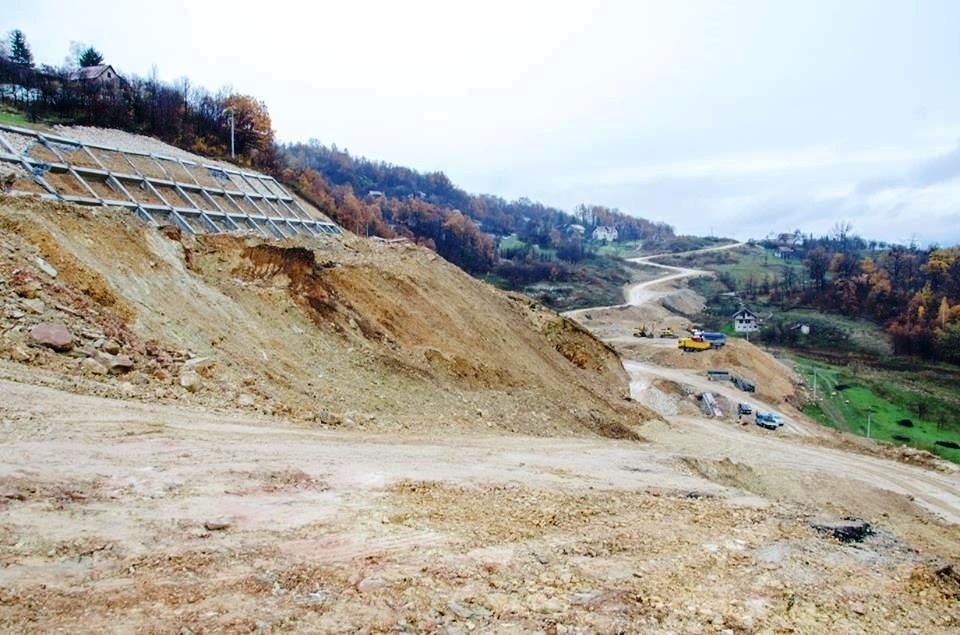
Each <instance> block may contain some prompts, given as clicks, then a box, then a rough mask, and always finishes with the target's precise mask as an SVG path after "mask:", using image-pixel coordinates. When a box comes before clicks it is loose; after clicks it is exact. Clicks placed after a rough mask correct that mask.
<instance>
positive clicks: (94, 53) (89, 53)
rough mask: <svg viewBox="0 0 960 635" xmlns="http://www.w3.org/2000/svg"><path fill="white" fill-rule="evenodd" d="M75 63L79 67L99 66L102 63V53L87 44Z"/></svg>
mask: <svg viewBox="0 0 960 635" xmlns="http://www.w3.org/2000/svg"><path fill="white" fill-rule="evenodd" d="M77 64H79V65H80V66H81V67H84V66H99V65H100V64H103V54H102V53H100V51H98V50H97V49H95V48H93V47H92V46H88V47H87V48H85V49H84V50H83V52H82V53H80V57H78V58H77Z"/></svg>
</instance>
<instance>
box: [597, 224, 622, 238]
mask: <svg viewBox="0 0 960 635" xmlns="http://www.w3.org/2000/svg"><path fill="white" fill-rule="evenodd" d="M619 235H620V233H619V232H618V231H617V228H616V227H612V226H610V225H600V226H598V227H597V228H596V229H594V230H593V239H594V240H616V239H617V237H618V236H619Z"/></svg>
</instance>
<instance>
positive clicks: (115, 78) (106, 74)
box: [67, 64, 126, 86]
mask: <svg viewBox="0 0 960 635" xmlns="http://www.w3.org/2000/svg"><path fill="white" fill-rule="evenodd" d="M67 79H69V80H70V81H72V82H83V83H95V84H101V85H104V86H119V85H120V84H124V83H126V80H125V79H123V78H122V77H120V75H118V74H117V71H115V70H114V69H113V66H111V65H110V64H98V65H96V66H81V67H80V68H78V69H76V70H73V71H70V75H68V76H67Z"/></svg>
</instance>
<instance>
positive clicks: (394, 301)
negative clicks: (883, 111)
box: [0, 199, 960, 633]
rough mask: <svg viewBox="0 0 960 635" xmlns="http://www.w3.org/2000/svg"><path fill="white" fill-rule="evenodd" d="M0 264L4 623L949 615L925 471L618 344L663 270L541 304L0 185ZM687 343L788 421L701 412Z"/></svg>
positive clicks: (947, 542) (710, 620) (938, 521)
mask: <svg viewBox="0 0 960 635" xmlns="http://www.w3.org/2000/svg"><path fill="white" fill-rule="evenodd" d="M51 272H54V273H55V275H53V274H52V273H51ZM0 273H2V277H0V282H2V284H0V303H2V309H3V314H2V319H3V322H2V324H0V395H2V399H0V442H2V444H3V446H2V447H3V453H4V460H3V461H2V462H0V629H2V630H4V631H18V632H23V631H25V632H38V631H39V632H48V631H63V632H103V631H110V632H157V633H160V632H175V633H176V632H180V633H201V632H262V633H266V632H287V631H304V632H357V631H359V632H445V633H467V632H472V631H479V632H517V633H526V632H538V631H539V632H544V633H569V632H653V633H656V632H663V633H668V632H669V633H688V632H689V633H702V632H709V633H750V632H801V633H822V632H863V633H876V632H897V633H900V632H950V631H956V630H957V629H958V628H960V573H958V568H957V566H958V564H957V563H958V562H960V525H958V524H957V523H958V522H960V477H958V475H957V472H956V470H955V469H953V467H952V466H950V465H946V464H943V463H941V462H938V461H936V460H935V459H933V458H932V457H916V456H900V455H893V454H891V455H890V456H884V452H883V451H882V450H875V449H874V448H871V447H865V446H863V445H862V444H859V442H856V441H854V440H848V439H846V438H845V437H839V436H838V435H836V434H834V433H827V432H823V431H821V430H820V429H818V428H816V427H815V426H814V425H813V424H812V423H810V422H808V421H806V420H804V419H803V417H802V415H800V414H799V412H798V411H796V410H795V406H796V405H797V403H798V401H797V400H798V399H800V398H801V396H802V390H803V387H802V385H801V383H800V380H799V378H797V377H795V376H794V375H793V374H792V371H791V370H790V369H789V368H787V367H785V366H783V365H780V364H779V363H778V362H776V361H775V360H773V358H772V357H770V356H768V355H766V354H765V353H763V352H762V351H760V350H758V349H756V348H755V347H752V346H751V345H749V344H747V343H739V342H738V343H731V344H729V345H728V348H725V349H724V350H723V351H711V352H707V353H701V354H692V353H691V354H684V353H681V352H679V351H677V350H676V341H675V340H669V339H663V340H660V339H644V340H642V341H641V340H640V339H639V338H633V337H632V335H631V332H632V329H633V327H634V326H636V324H637V321H638V320H641V321H642V320H647V321H657V322H658V323H659V324H661V325H667V324H671V325H673V326H674V328H675V330H676V329H680V328H681V327H682V326H683V325H684V323H685V321H686V318H685V317H684V316H683V315H680V314H678V313H677V311H680V312H681V313H683V312H685V309H689V308H691V307H695V306H696V303H697V298H696V296H695V294H692V293H691V292H689V290H686V289H685V288H684V283H683V280H684V278H685V277H688V276H689V275H695V274H694V273H691V272H689V271H685V270H680V269H677V270H675V271H672V272H669V275H671V276H674V275H675V276H676V277H675V278H673V279H671V280H669V281H667V282H666V283H664V282H660V283H657V282H653V283H650V282H648V283H643V284H642V285H638V287H635V288H632V289H630V290H629V293H628V300H629V302H630V303H632V304H633V305H635V306H630V305H629V304H628V305H625V306H623V307H607V308H597V309H590V310H586V311H581V312H576V313H575V314H573V315H572V316H571V317H572V318H573V320H571V319H564V318H561V317H559V316H557V315H556V314H553V313H552V312H550V311H548V310H546V309H544V308H543V307H540V306H539V305H537V304H536V303H532V302H530V301H529V300H526V299H525V298H523V297H521V296H510V295H505V294H502V293H500V292H498V291H496V290H494V289H492V288H491V287H489V286H487V285H484V284H482V283H480V282H477V281H475V280H473V279H471V278H469V277H467V276H466V275H464V274H463V273H462V272H460V271H459V270H457V269H456V268H455V267H453V266H452V265H449V264H447V263H445V262H443V261H442V260H441V259H439V258H437V257H436V256H435V255H434V254H432V253H431V252H429V251H427V250H426V249H423V248H419V247H415V246H413V245H410V244H403V243H397V244H384V243H379V242H376V241H367V240H362V239H358V238H353V237H343V238H324V239H320V238H314V239H309V240H308V239H303V240H301V241H295V240H287V241H280V242H278V241H269V240H266V239H264V238H262V237H253V236H214V237H202V236H201V237H197V238H195V239H193V238H188V237H184V236H180V235H179V234H178V233H177V232H175V231H173V230H171V229H169V228H168V229H164V230H162V231H161V230H158V229H156V228H150V227H147V226H145V225H142V224H140V223H139V221H136V220H135V219H132V218H130V217H129V215H125V213H124V212H120V211H117V212H114V211H110V210H91V209H79V208H75V207H72V206H66V205H59V204H52V203H37V202H34V201H27V200H23V199H15V200H14V199H2V200H0ZM574 320H575V321H574ZM577 322H579V324H582V325H583V328H581V327H580V326H577ZM51 323H56V324H60V325H62V326H64V327H66V329H67V330H68V332H69V333H71V334H72V335H73V339H74V342H73V344H72V346H71V347H70V348H69V349H66V350H60V351H57V350H54V349H52V348H50V347H49V346H46V345H43V344H40V343H38V341H36V339H35V337H34V334H35V333H36V331H35V328H36V327H37V326H39V325H40V324H51ZM584 328H586V329H590V330H593V331H594V332H595V333H597V334H598V335H599V336H600V337H601V339H605V340H608V343H609V345H605V344H602V343H601V342H598V341H597V340H595V339H593V338H592V337H591V336H590V335H589V334H588V333H587V332H586V331H585V330H584ZM611 346H612V347H614V348H616V349H617V350H618V351H619V354H620V355H622V356H623V359H624V363H625V366H626V372H625V370H624V368H623V367H622V366H621V361H620V359H618V356H617V353H615V352H614V348H610V347H611ZM108 349H109V350H108ZM109 351H113V352H109ZM714 353H720V355H722V356H723V357H722V360H721V358H720V357H719V356H716V357H714V358H713V359H711V358H710V357H708V355H712V354H714ZM698 355H699V356H698ZM719 361H723V363H724V364H726V365H727V366H730V367H731V369H735V370H737V371H739V372H741V373H743V374H744V375H745V376H749V377H750V378H751V379H753V380H754V381H756V382H757V383H758V393H757V395H756V396H755V400H756V401H757V402H761V403H763V404H766V405H768V406H769V407H770V408H771V409H773V408H776V409H777V410H778V411H780V412H783V413H784V414H785V415H787V417H788V420H789V423H788V425H787V426H784V428H781V429H779V430H776V431H765V430H761V429H759V428H757V427H756V426H754V425H749V426H744V425H740V424H738V423H737V421H736V418H735V417H732V416H727V417H725V418H723V419H707V418H705V417H703V416H702V415H701V414H700V411H699V409H698V407H697V400H696V394H697V393H698V392H700V391H702V390H703V389H705V387H711V386H712V385H713V384H714V382H707V380H706V379H705V376H704V370H705V369H706V368H708V367H710V366H712V365H713V363H714V362H719ZM725 391H726V388H724V391H719V390H718V393H720V394H721V395H722V394H726V393H725ZM628 395H632V397H633V399H628ZM737 397H738V395H737V394H736V393H729V394H726V399H727V400H728V401H731V402H732V401H734V400H735V399H736V398H737ZM751 399H754V396H751ZM850 527H852V528H854V529H856V531H853V535H852V534H851V533H850V532H849V531H848V529H849V528H850ZM857 528H859V529H857ZM861 530H862V531H861Z"/></svg>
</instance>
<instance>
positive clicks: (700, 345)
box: [677, 337, 713, 351]
mask: <svg viewBox="0 0 960 635" xmlns="http://www.w3.org/2000/svg"><path fill="white" fill-rule="evenodd" d="M712 347H713V345H712V344H710V342H705V341H703V340H702V339H697V338H694V337H684V338H683V339H681V340H679V341H677V348H682V349H683V350H685V351H706V350H709V349H710V348H712Z"/></svg>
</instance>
